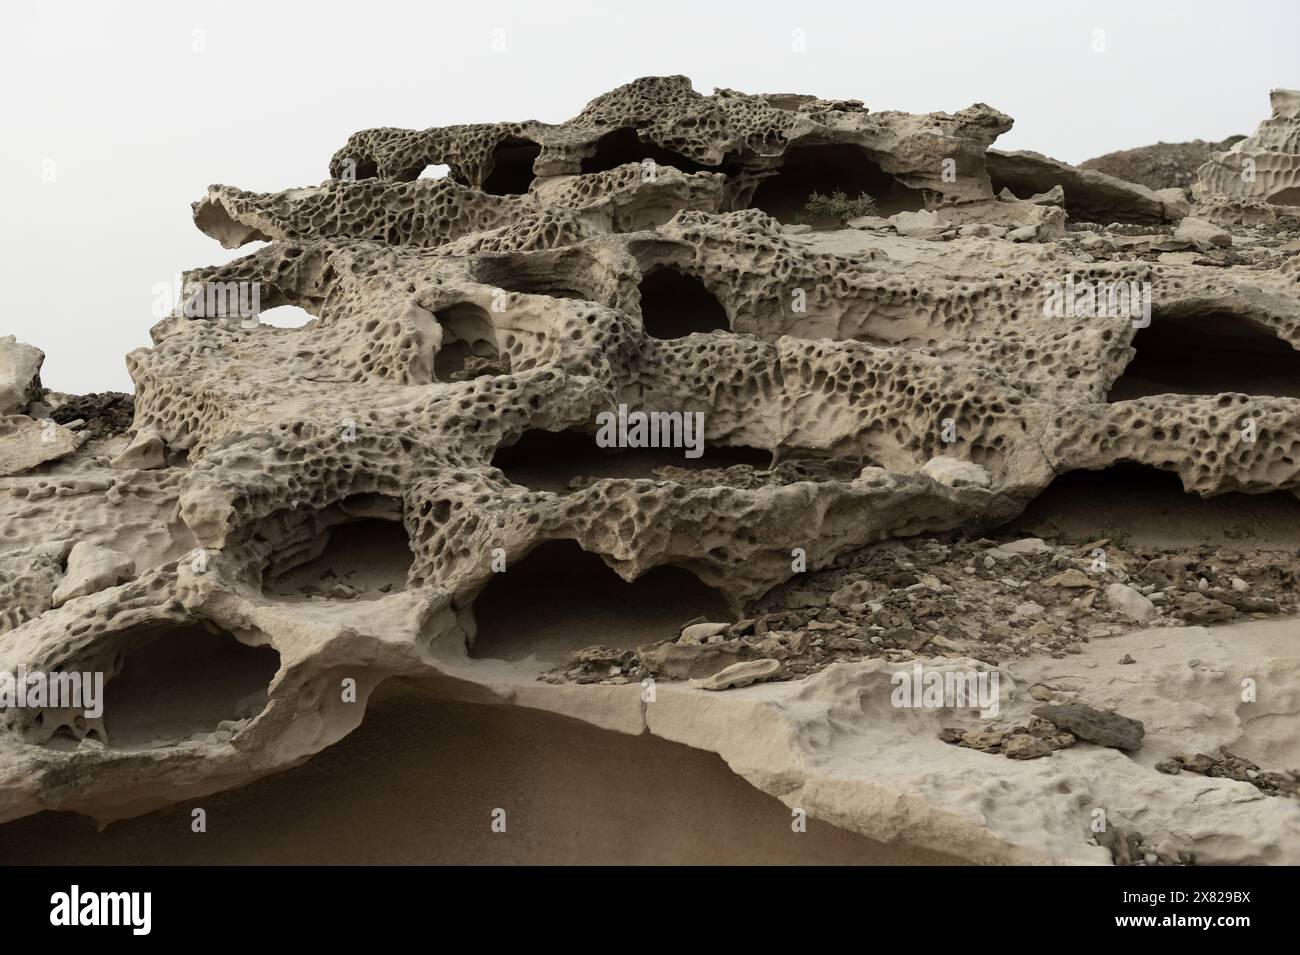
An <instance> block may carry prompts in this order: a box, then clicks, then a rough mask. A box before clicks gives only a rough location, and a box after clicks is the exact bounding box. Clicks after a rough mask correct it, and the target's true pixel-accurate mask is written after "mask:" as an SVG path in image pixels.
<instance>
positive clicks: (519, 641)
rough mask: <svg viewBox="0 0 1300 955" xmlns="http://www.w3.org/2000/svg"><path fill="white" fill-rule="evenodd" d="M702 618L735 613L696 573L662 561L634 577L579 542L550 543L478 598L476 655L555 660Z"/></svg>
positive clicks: (627, 643)
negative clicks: (620, 573) (629, 579)
mask: <svg viewBox="0 0 1300 955" xmlns="http://www.w3.org/2000/svg"><path fill="white" fill-rule="evenodd" d="M698 616H703V617H707V618H708V619H709V620H732V619H734V617H733V615H732V613H731V611H730V610H729V609H728V607H727V601H726V599H725V598H724V597H723V595H722V594H721V593H719V592H718V591H716V590H714V589H713V588H711V587H708V586H706V585H705V584H703V583H702V582H701V581H700V580H699V578H697V577H696V576H695V575H694V574H692V573H690V571H687V570H683V569H682V568H680V567H669V566H666V567H656V568H654V569H653V570H650V571H647V572H646V573H644V574H642V575H641V576H640V577H638V578H637V579H636V580H635V581H633V582H632V583H628V582H627V581H625V580H623V579H622V578H621V577H619V576H618V574H616V573H614V571H612V570H610V569H609V567H608V566H606V564H605V562H604V561H603V560H601V559H600V557H598V556H597V555H595V554H590V553H588V552H587V551H584V550H583V549H582V548H581V547H579V546H578V544H577V543H576V542H575V541H571V540H564V541H547V542H546V543H544V544H541V545H539V546H538V547H536V548H534V549H533V551H532V552H531V553H529V554H528V556H527V557H525V558H524V559H523V560H521V561H520V562H519V563H518V564H517V565H513V566H511V567H510V568H509V569H507V570H506V571H505V572H504V573H500V574H495V575H494V576H493V577H492V579H491V580H490V581H489V582H488V584H487V586H486V587H484V588H483V590H482V591H481V592H480V593H479V595H478V596H477V597H476V598H475V600H474V604H473V618H474V624H475V629H476V631H477V633H476V635H475V637H474V639H473V643H472V647H471V650H470V656H472V657H476V658H485V657H486V658H492V659H498V660H511V661H517V660H523V659H526V658H528V657H536V658H537V659H538V660H539V661H542V662H546V663H552V664H554V663H559V662H563V661H565V660H567V659H568V658H569V656H570V655H571V654H573V653H574V652H575V651H577V650H581V649H582V648H583V647H589V646H592V645H595V644H600V645H603V646H610V647H617V648H620V649H633V648H635V647H639V646H642V645H644V644H647V643H654V642H657V641H659V640H666V639H668V638H670V637H675V636H676V635H677V634H678V632H679V631H680V628H681V626H682V625H683V624H685V623H686V622H687V621H689V620H691V619H693V618H695V617H698Z"/></svg>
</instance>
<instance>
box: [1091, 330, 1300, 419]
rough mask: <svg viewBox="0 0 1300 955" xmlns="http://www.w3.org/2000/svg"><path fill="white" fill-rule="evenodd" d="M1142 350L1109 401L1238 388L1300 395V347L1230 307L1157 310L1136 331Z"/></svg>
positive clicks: (1137, 345) (1137, 344) (1247, 391)
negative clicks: (1221, 309) (1182, 312)
mask: <svg viewBox="0 0 1300 955" xmlns="http://www.w3.org/2000/svg"><path fill="white" fill-rule="evenodd" d="M1132 345H1133V348H1134V349H1135V350H1136V352H1137V354H1136V355H1135V356H1134V357H1133V360H1132V361H1131V362H1129V364H1128V367H1126V368H1125V369H1124V373H1123V374H1122V375H1120V377H1119V378H1118V380H1116V382H1115V384H1114V385H1112V386H1111V389H1110V394H1109V395H1108V396H1107V400H1109V401H1129V400H1132V399H1133V398H1141V397H1144V396H1146V395H1163V394H1175V395H1217V394H1222V393H1224V392H1239V393H1241V394H1246V395H1271V396H1275V397H1284V398H1300V352H1297V351H1296V350H1295V349H1294V348H1292V347H1291V345H1290V344H1289V343H1288V342H1286V341H1284V340H1283V339H1281V338H1279V337H1278V335H1277V333H1276V332H1275V331H1273V330H1272V329H1271V328H1268V327H1267V326H1264V325H1261V324H1259V323H1258V322H1253V321H1251V320H1250V319H1248V318H1243V317H1242V316H1240V315H1233V314H1231V313H1228V312H1212V313H1210V314H1206V315H1176V314H1174V315H1171V314H1161V313H1160V312H1156V313H1154V314H1153V315H1152V316H1151V324H1150V325H1148V326H1147V327H1146V328H1142V329H1139V330H1138V333H1137V334H1136V335H1135V336H1133V343H1132Z"/></svg>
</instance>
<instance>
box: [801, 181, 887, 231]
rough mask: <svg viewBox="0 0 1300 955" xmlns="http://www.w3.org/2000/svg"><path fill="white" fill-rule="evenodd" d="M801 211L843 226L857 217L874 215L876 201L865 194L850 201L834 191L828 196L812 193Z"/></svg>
mask: <svg viewBox="0 0 1300 955" xmlns="http://www.w3.org/2000/svg"><path fill="white" fill-rule="evenodd" d="M803 209H804V212H806V213H808V215H810V216H815V217H817V218H825V219H834V220H835V221H836V222H838V223H839V224H840V225H844V224H845V223H846V222H848V221H849V220H850V219H856V218H857V217H858V216H873V215H875V214H876V200H875V199H873V198H871V196H869V195H867V194H866V193H865V192H862V193H859V194H858V197H857V198H856V199H850V198H849V197H848V196H846V195H845V194H844V192H843V191H841V190H839V189H836V190H835V191H834V192H832V193H831V194H830V195H829V196H824V195H822V194H821V193H820V192H814V193H813V194H812V195H810V196H809V197H808V201H807V202H805V203H804V207H803Z"/></svg>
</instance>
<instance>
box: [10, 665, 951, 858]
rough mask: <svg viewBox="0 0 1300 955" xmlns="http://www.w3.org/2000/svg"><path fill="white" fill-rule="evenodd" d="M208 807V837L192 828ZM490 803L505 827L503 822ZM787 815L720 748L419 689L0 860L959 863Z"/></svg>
mask: <svg viewBox="0 0 1300 955" xmlns="http://www.w3.org/2000/svg"><path fill="white" fill-rule="evenodd" d="M195 807H202V808H204V809H205V810H206V812H207V822H208V831H207V832H206V833H201V834H200V833H194V832H192V831H191V829H190V821H191V815H190V814H191V811H192V810H193V809H194V808H195ZM494 809H504V810H505V812H506V816H505V819H506V831H505V832H504V833H494V832H493V831H492V829H491V823H492V818H493V817H492V813H493V810H494ZM953 861H955V860H952V859H950V858H949V857H947V856H943V855H940V854H939V853H935V852H929V851H925V850H917V849H911V848H908V847H903V846H896V845H889V844H884V843H879V842H875V841H873V840H870V839H867V838H864V837H862V836H859V835H856V834H854V833H851V832H848V831H845V830H843V829H838V828H836V827H834V826H831V825H829V824H827V823H824V822H819V821H818V820H816V819H808V820H807V831H806V832H802V833H798V832H793V831H792V830H791V812H790V809H788V808H787V807H786V806H784V805H782V803H780V802H779V801H778V800H776V799H774V798H772V797H771V796H767V795H765V794H764V793H762V792H760V791H759V790H757V789H755V788H753V787H752V786H751V785H750V784H749V783H747V782H745V781H744V780H743V779H741V778H740V777H739V776H736V775H735V774H734V773H732V772H731V771H730V770H729V769H728V768H727V766H726V764H725V763H724V762H723V761H722V760H721V759H720V758H719V757H718V756H716V755H714V754H712V753H707V752H704V751H703V750H697V749H691V748H690V747H687V746H683V745H681V744H678V743H670V742H667V741H665V740H662V739H657V738H655V737H651V736H639V737H632V736H625V735H621V734H618V733H614V732H611V731H609V730H600V729H596V728H594V727H591V726H588V725H587V724H585V723H579V722H577V721H575V720H572V719H569V718H567V717H563V716H554V715H551V714H547V713H541V712H538V711H533V710H525V709H521V708H515V707H497V706H483V705H478V704H468V703H454V702H446V701H440V700H436V699H430V698H428V697H423V696H416V695H412V694H411V693H409V692H408V691H406V690H404V689H403V688H401V687H399V686H398V685H396V684H395V682H394V681H390V682H389V683H388V684H385V685H384V686H383V687H381V688H380V689H379V690H378V691H377V692H376V695H375V698H373V699H372V700H371V702H370V704H369V706H368V712H367V714H366V718H365V721H364V723H363V724H362V725H361V726H360V728H358V729H357V730H356V731H355V732H353V733H352V734H351V735H349V736H347V737H346V738H345V739H343V740H342V741H341V742H339V743H336V744H335V745H334V746H331V747H330V748H329V749H327V750H325V751H324V752H323V753H320V754H318V755H317V756H314V757H313V758H312V759H311V760H310V761H309V762H307V763H306V764H305V765H302V766H298V767H296V768H294V769H290V770H286V771H285V772H283V773H279V774H277V775H274V776H270V777H267V778H266V779H262V780H259V781H257V782H254V783H251V784H249V785H247V786H244V787H242V788H239V789H235V790H231V791H228V792H224V793H220V794H217V795H212V796H204V797H202V798H198V799H194V800H190V801H187V802H184V803H181V804H178V805H175V806H171V807H168V808H166V809H161V810H157V811H155V812H151V813H149V814H147V815H144V816H140V817H137V818H134V819H126V820H122V821H120V822H115V823H112V824H110V825H109V826H108V827H107V829H105V830H104V831H103V832H97V831H96V830H95V826H94V824H93V823H92V822H91V820H89V819H87V818H85V817H83V816H78V815H75V814H73V813H67V812H59V813H54V812H45V813H41V814H39V815H36V816H29V817H27V818H25V819H20V820H18V821H16V822H11V823H7V824H5V825H3V826H0V864H5V865H12V864H20V863H21V864H26V865H39V864H45V865H113V864H121V865H184V864H189V863H202V864H209V865H212V864H216V865H241V864H242V865H248V864H255V865H276V864H299V865H329V864H344V863H349V864H398V865H414V864H428V863H452V864H548V863H549V864H561V865H564V864H580V863H586V864H601V865H622V864H651V865H672V864H742V865H744V864H757V865H767V864H803V863H818V864H830V865H862V864H875V865H900V864H919V865H923V864H931V865H933V864H947V863H951V862H953Z"/></svg>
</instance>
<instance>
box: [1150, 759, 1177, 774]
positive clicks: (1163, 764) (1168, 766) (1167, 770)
mask: <svg viewBox="0 0 1300 955" xmlns="http://www.w3.org/2000/svg"><path fill="white" fill-rule="evenodd" d="M1182 771H1183V767H1182V766H1181V765H1180V764H1179V762H1178V760H1176V759H1162V760H1160V761H1159V762H1158V763H1156V772H1158V773H1164V774H1165V775H1167V776H1177V775H1178V774H1179V773H1181V772H1182Z"/></svg>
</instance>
